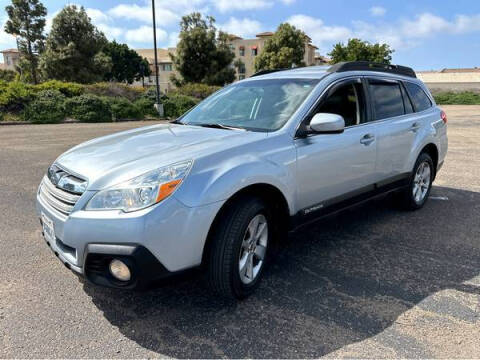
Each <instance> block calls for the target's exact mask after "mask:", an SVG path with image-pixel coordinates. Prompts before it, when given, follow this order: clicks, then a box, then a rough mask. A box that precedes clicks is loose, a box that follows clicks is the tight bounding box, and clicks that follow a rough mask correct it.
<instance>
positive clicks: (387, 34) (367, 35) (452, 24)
mask: <svg viewBox="0 0 480 360" xmlns="http://www.w3.org/2000/svg"><path fill="white" fill-rule="evenodd" d="M287 21H288V22H289V23H291V24H292V25H295V26H296V27H298V28H300V29H302V30H303V31H305V33H306V34H307V35H309V36H310V37H311V38H312V41H313V43H314V44H315V45H317V46H318V47H319V48H320V52H322V53H327V52H328V51H330V50H331V48H332V45H333V44H334V43H336V42H338V41H342V42H346V41H347V40H348V39H349V38H354V37H355V38H360V39H362V40H368V41H370V42H380V43H387V44H389V45H390V46H391V47H392V48H394V49H403V48H410V47H414V46H418V45H420V44H421V43H422V41H423V40H424V39H427V38H429V37H433V36H437V35H439V34H463V33H471V32H477V31H478V32H480V14H474V15H457V16H455V18H454V19H453V20H452V21H449V20H447V19H445V18H443V17H440V16H437V15H434V14H431V13H423V14H419V15H417V16H416V17H415V18H414V19H410V20H409V19H400V20H398V21H396V22H394V23H389V24H385V23H383V22H382V23H368V22H364V21H353V22H352V23H351V26H336V25H326V24H325V23H324V22H323V20H322V19H319V18H314V17H311V16H308V15H303V14H298V15H294V16H292V17H290V18H289V19H287Z"/></svg>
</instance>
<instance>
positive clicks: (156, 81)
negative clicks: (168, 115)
mask: <svg viewBox="0 0 480 360" xmlns="http://www.w3.org/2000/svg"><path fill="white" fill-rule="evenodd" d="M152 16H153V51H154V52H155V85H156V87H157V103H156V104H155V107H156V109H157V111H158V114H159V115H160V116H163V106H161V104H160V85H159V83H158V55H157V24H156V21H155V0H152Z"/></svg>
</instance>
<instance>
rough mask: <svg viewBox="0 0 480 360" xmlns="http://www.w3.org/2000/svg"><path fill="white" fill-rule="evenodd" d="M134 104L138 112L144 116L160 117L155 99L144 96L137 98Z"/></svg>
mask: <svg viewBox="0 0 480 360" xmlns="http://www.w3.org/2000/svg"><path fill="white" fill-rule="evenodd" d="M133 104H134V106H135V107H136V108H137V110H138V112H139V113H140V114H142V115H143V116H153V117H158V112H157V110H156V109H155V107H154V105H155V100H151V99H149V98H146V97H142V98H140V99H138V100H135V102H134V103H133Z"/></svg>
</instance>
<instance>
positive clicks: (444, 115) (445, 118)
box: [440, 110, 447, 124]
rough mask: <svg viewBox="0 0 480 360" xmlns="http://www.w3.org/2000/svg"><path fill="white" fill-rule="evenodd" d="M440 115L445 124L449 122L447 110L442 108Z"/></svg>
mask: <svg viewBox="0 0 480 360" xmlns="http://www.w3.org/2000/svg"><path fill="white" fill-rule="evenodd" d="M440 117H441V118H442V121H443V123H444V124H446V123H447V114H445V111H443V110H442V112H441V113H440Z"/></svg>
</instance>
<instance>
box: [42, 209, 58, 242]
mask: <svg viewBox="0 0 480 360" xmlns="http://www.w3.org/2000/svg"><path fill="white" fill-rule="evenodd" d="M42 227H43V236H45V239H46V240H47V241H48V242H53V241H54V240H55V228H54V227H53V221H52V220H50V218H49V217H48V216H47V215H45V214H44V213H42Z"/></svg>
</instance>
